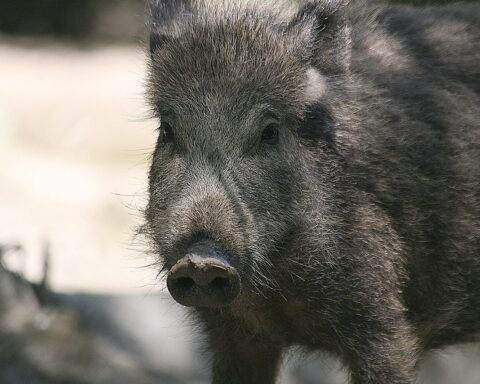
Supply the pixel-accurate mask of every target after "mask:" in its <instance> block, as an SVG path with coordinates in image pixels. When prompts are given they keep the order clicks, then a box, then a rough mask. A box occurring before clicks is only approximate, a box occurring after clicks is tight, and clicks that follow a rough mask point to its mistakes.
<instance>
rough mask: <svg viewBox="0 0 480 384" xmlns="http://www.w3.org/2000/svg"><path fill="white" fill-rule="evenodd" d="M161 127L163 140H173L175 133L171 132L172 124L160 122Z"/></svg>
mask: <svg viewBox="0 0 480 384" xmlns="http://www.w3.org/2000/svg"><path fill="white" fill-rule="evenodd" d="M161 128H162V132H163V140H164V141H165V142H166V143H171V142H173V140H174V139H175V135H174V133H173V128H172V126H171V125H170V124H169V123H167V122H162V125H161Z"/></svg>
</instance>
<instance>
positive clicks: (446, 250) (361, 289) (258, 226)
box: [144, 0, 480, 384]
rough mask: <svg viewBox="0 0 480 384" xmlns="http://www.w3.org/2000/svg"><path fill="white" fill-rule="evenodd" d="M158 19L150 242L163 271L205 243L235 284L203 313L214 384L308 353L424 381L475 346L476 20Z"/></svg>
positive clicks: (232, 11) (446, 16)
mask: <svg viewBox="0 0 480 384" xmlns="http://www.w3.org/2000/svg"><path fill="white" fill-rule="evenodd" d="M151 14H152V18H151V22H150V29H151V64H150V82H149V84H150V91H149V98H150V102H151V105H152V108H153V109H154V110H155V112H156V113H157V114H158V116H159V118H160V119H161V121H162V124H164V126H165V125H167V124H170V126H172V127H173V128H174V135H175V140H174V142H169V141H168V140H166V138H165V137H164V135H163V134H162V129H163V128H162V127H161V128H160V137H159V141H158V144H157V148H156V150H155V154H154V157H153V162H152V167H151V172H150V200H149V205H148V208H147V211H146V225H145V228H144V230H145V232H146V233H147V234H148V236H149V238H150V239H151V243H152V246H153V248H154V250H155V252H156V253H157V254H158V255H159V263H160V264H161V266H162V269H163V270H165V271H168V270H169V268H171V266H172V265H173V264H174V263H175V262H176V261H177V260H178V259H179V258H180V257H182V256H183V255H184V252H185V250H186V249H187V247H188V246H189V245H190V244H192V242H195V241H196V240H199V239H202V238H205V237H207V238H209V239H210V240H213V241H215V242H216V243H217V244H218V245H219V246H221V247H222V249H223V250H224V251H225V253H227V254H228V255H229V257H230V262H231V263H232V265H234V266H235V267H236V268H237V270H238V271H239V273H240V275H241V277H242V282H243V288H242V292H241V294H240V296H239V298H237V299H236V300H235V301H234V303H233V304H232V305H230V306H228V307H225V308H221V309H206V308H198V309H196V310H195V313H196V315H197V316H198V319H199V322H200V324H202V325H203V327H204V330H205V334H206V335H207V336H208V339H209V345H210V348H211V350H212V352H213V362H212V364H213V377H214V379H213V380H214V383H215V384H221V383H225V384H226V383H230V384H231V383H262V384H268V383H273V382H274V380H275V376H276V371H277V367H278V364H279V361H280V358H281V355H282V352H283V351H284V350H285V349H286V348H288V347H289V346H291V345H293V344H301V345H304V346H306V347H309V348H313V349H323V350H325V351H328V352H330V353H332V354H334V355H336V356H338V357H340V358H341V359H342V360H343V362H344V363H345V364H346V365H347V366H348V367H349V368H350V372H351V378H352V382H353V383H355V384H367V383H368V384H386V383H389V384H412V383H413V382H414V378H415V367H416V365H417V363H418V361H419V359H420V358H421V356H422V354H423V353H424V352H426V351H428V350H430V349H432V348H438V347H441V346H444V345H448V344H452V343H456V342H460V341H469V340H473V339H474V336H475V335H476V334H478V332H479V331H480V123H479V122H480V94H479V93H480V65H479V63H480V46H479V45H480V9H479V6H478V5H474V4H471V5H467V4H458V5H454V6H449V7H438V8H436V7H431V8H425V9H417V8H412V7H387V8H375V9H373V8H371V7H370V6H367V5H365V4H361V3H355V4H353V3H351V4H348V3H347V2H346V1H334V0H329V1H317V2H313V1H305V2H303V3H302V4H300V5H299V8H298V10H297V11H296V12H293V13H292V12H286V11H284V9H282V8H281V7H275V6H273V5H272V2H266V3H265V4H264V5H262V6H261V7H260V6H258V5H256V2H253V1H247V0H244V1H241V2H239V3H238V4H232V2H227V1H221V0H218V1H214V0H208V1H207V0H190V1H187V0H170V1H167V0H165V1H154V2H153V3H152V6H151ZM312 82H313V83H314V84H312ZM317 91H318V94H316V92H317ZM315 95H316V96H315ZM272 115H273V116H275V118H276V119H278V120H279V122H280V137H279V142H278V144H274V145H270V144H266V143H262V142H261V139H260V137H261V135H262V129H263V128H264V127H265V125H266V124H267V123H268V121H269V120H268V119H271V118H272Z"/></svg>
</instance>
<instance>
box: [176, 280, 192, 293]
mask: <svg viewBox="0 0 480 384" xmlns="http://www.w3.org/2000/svg"><path fill="white" fill-rule="evenodd" d="M194 285H195V281H193V279H192V278H191V277H179V278H177V279H176V280H175V282H174V283H173V288H174V289H181V290H184V291H186V290H189V289H190V288H192V287H193V286H194Z"/></svg>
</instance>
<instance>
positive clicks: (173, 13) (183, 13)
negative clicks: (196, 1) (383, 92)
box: [148, 0, 193, 54]
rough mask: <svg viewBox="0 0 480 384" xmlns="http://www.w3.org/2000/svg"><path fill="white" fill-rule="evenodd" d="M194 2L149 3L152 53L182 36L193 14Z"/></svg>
mask: <svg viewBox="0 0 480 384" xmlns="http://www.w3.org/2000/svg"><path fill="white" fill-rule="evenodd" d="M192 1H193V0H151V1H150V2H149V7H148V11H149V25H148V29H149V34H150V53H151V54H153V53H154V52H155V51H156V50H158V49H160V48H161V47H162V46H163V45H164V44H165V43H166V42H168V41H170V40H172V39H174V38H175V37H178V36H180V34H181V33H182V30H183V28H184V26H185V23H186V22H187V21H188V19H189V17H190V15H191V12H192Z"/></svg>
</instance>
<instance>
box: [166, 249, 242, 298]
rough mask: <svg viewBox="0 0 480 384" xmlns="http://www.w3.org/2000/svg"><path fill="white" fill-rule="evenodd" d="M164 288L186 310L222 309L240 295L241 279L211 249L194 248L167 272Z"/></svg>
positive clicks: (218, 254) (214, 250)
mask: <svg viewBox="0 0 480 384" xmlns="http://www.w3.org/2000/svg"><path fill="white" fill-rule="evenodd" d="M167 286H168V290H169V291H170V294H171V295H172V297H173V298H174V299H175V300H176V301H177V302H178V303H180V304H182V305H185V306H187V307H221V306H225V305H228V304H230V303H231V302H232V301H233V300H234V299H235V298H236V297H237V296H238V294H239V293H240V276H239V274H238V272H237V271H236V270H235V268H233V267H232V266H231V265H230V264H229V263H228V262H227V261H226V259H225V257H224V255H223V254H222V253H221V252H219V251H217V250H216V249H215V248H214V247H213V246H212V245H210V244H206V243H205V244H197V245H195V246H194V247H192V248H190V250H189V251H188V253H187V255H186V256H185V257H183V258H181V259H180V260H179V261H177V263H176V264H175V265H174V266H173V267H172V268H171V269H170V272H169V273H168V276H167Z"/></svg>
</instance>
